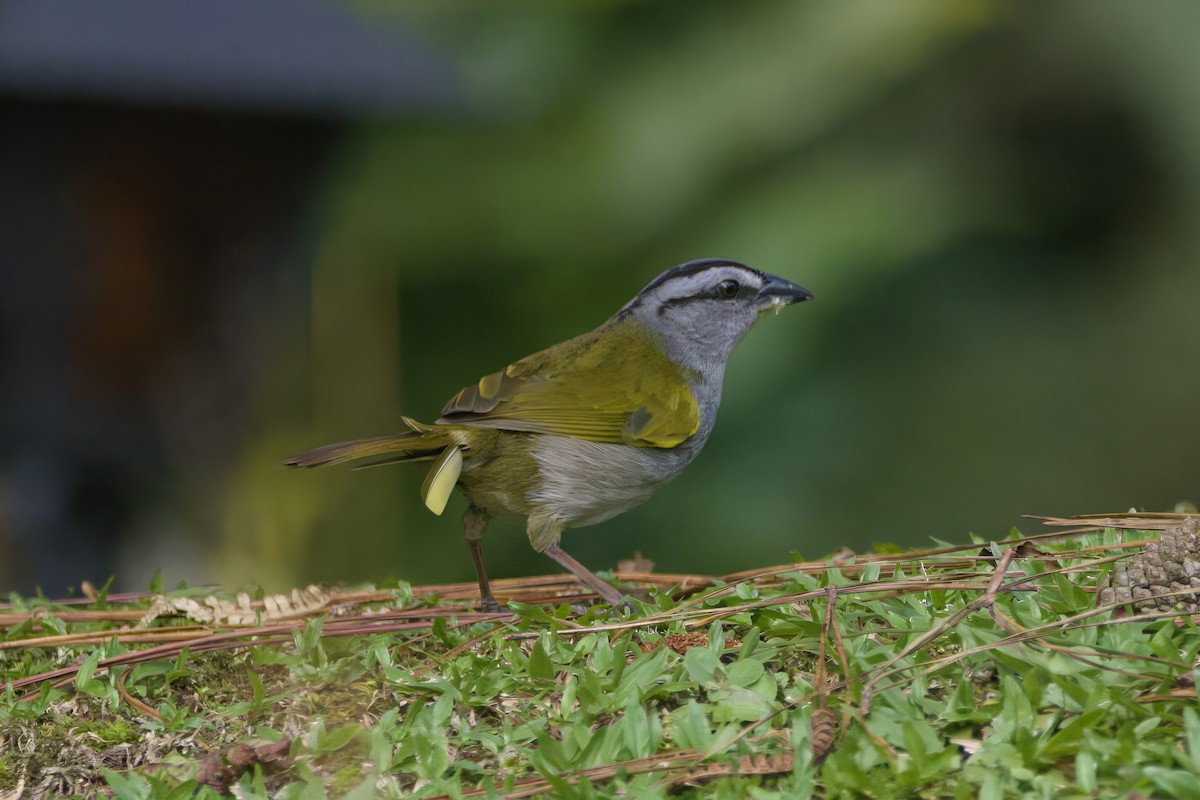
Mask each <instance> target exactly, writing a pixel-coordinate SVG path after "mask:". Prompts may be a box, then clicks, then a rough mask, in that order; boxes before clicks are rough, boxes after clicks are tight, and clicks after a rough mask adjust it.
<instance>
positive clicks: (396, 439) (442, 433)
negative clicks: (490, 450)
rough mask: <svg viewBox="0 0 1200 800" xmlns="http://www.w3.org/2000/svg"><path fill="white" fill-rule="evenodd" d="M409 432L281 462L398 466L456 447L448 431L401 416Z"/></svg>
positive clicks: (432, 457)
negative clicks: (452, 446) (409, 429)
mask: <svg viewBox="0 0 1200 800" xmlns="http://www.w3.org/2000/svg"><path fill="white" fill-rule="evenodd" d="M401 419H403V420H404V424H405V425H407V426H408V427H409V428H411V429H412V430H411V431H409V432H408V433H396V434H392V435H390V436H376V437H375V438H373V439H359V440H357V441H354V442H338V443H337V444H327V445H325V446H324V447H318V448H316V449H314V450H309V451H308V452H307V453H301V454H300V455H296V456H292V457H291V458H288V459H286V460H284V462H283V464H284V466H287V467H327V466H330V465H333V464H345V463H348V462H359V463H357V464H356V465H355V466H356V468H361V467H376V466H379V465H381V464H400V463H405V462H410V461H433V460H435V459H437V458H438V457H439V456H440V455H441V453H442V451H444V450H445V449H446V448H447V447H449V446H451V445H454V444H457V442H455V441H454V439H453V438H451V436H450V435H449V433H450V432H449V431H448V430H446V429H444V428H442V429H441V430H439V426H436V425H423V424H421V423H420V422H417V421H415V420H412V419H409V418H408V417H401Z"/></svg>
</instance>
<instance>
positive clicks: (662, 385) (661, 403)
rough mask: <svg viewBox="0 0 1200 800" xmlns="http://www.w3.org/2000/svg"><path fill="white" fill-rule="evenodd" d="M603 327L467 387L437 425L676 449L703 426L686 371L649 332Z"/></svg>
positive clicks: (446, 409) (534, 355)
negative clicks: (468, 426)
mask: <svg viewBox="0 0 1200 800" xmlns="http://www.w3.org/2000/svg"><path fill="white" fill-rule="evenodd" d="M627 327H628V326H604V327H601V328H599V329H597V330H595V331H592V332H591V333H585V334H583V335H582V336H578V337H576V338H574V339H571V340H568V341H566V342H563V343H562V344H558V345H555V346H554V347H551V348H548V349H546V350H542V351H541V352H539V353H534V354H533V355H531V356H528V357H527V358H523V359H521V360H520V361H517V362H516V363H514V364H511V365H509V366H508V367H506V368H505V369H502V370H500V371H499V372H494V373H492V374H491V375H487V376H485V377H484V378H482V379H481V380H480V381H479V383H477V384H475V385H474V386H468V387H467V388H465V389H463V390H462V391H461V392H459V393H458V394H457V395H455V396H454V398H453V399H452V400H451V401H450V402H449V403H447V404H446V407H445V408H444V409H442V416H441V418H440V419H439V420H438V422H439V423H452V424H458V425H473V426H482V427H491V428H501V429H504V430H514V431H530V432H534V433H556V434H561V435H564V436H575V437H577V438H580V439H588V440H590V441H594V442H611V443H616V444H630V445H635V446H638V447H666V448H669V447H675V446H676V445H678V444H681V443H682V442H684V441H685V440H686V439H687V438H688V437H690V436H692V435H693V434H694V433H695V432H696V431H697V430H698V429H699V427H700V407H699V406H698V405H697V403H696V398H695V395H693V394H692V390H691V388H690V387H689V385H688V381H687V376H686V375H685V374H684V371H683V370H682V369H681V368H680V367H679V366H677V365H676V364H674V363H673V362H671V360H670V359H668V358H667V356H666V354H665V353H664V352H663V351H662V348H661V347H659V346H658V345H657V343H656V342H655V341H654V340H653V339H652V338H651V335H650V334H649V333H645V332H640V331H636V330H627V329H626V328H627Z"/></svg>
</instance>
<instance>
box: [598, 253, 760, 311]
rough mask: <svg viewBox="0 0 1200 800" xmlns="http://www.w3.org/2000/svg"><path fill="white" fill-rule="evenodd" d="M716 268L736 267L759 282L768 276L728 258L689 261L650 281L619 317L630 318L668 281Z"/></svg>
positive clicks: (623, 309) (682, 299)
mask: <svg viewBox="0 0 1200 800" xmlns="http://www.w3.org/2000/svg"><path fill="white" fill-rule="evenodd" d="M714 267H734V268H736V269H743V270H746V271H747V272H750V273H753V274H754V275H757V276H758V278H759V280H766V275H765V274H764V273H762V272H759V271H758V270H756V269H754V268H753V267H748V266H746V265H745V264H742V263H739V262H737V261H730V260H729V259H727V258H698V259H696V260H695V261H687V262H684V263H683V264H677V265H675V266H674V267H671V268H670V269H669V270H667V271H666V272H664V273H663V274H661V275H659V276H658V277H657V278H655V279H654V280H652V281H650V283H648V284H646V287H645V288H644V289H642V290H641V291H640V292H638V296H637V297H635V298H634V299H633V300H631V301H629V303H628V304H627V305H626V306H625V307H624V308H622V309H621V310H620V311H619V312H618V317H620V318H623V317H626V316H628V315H629V313H630V312H631V311H633V310H634V309H635V308H637V307H638V306H640V305H641V304H642V300H643V299H644V298H645V296H646V295H648V294H650V293H651V292H653V291H654V290H655V289H657V288H658V287H659V286H662V285H663V284H664V283H666V282H667V281H673V280H675V279H676V278H683V277H687V276H689V275H695V274H696V273H698V272H704V271H705V270H709V269H713V268H714ZM687 299H688V298H680V299H679V301H684V300H687ZM672 302H674V301H672Z"/></svg>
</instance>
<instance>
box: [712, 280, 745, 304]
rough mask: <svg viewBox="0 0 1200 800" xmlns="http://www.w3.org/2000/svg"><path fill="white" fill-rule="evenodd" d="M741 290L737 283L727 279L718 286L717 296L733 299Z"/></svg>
mask: <svg viewBox="0 0 1200 800" xmlns="http://www.w3.org/2000/svg"><path fill="white" fill-rule="evenodd" d="M740 288H741V287H740V286H739V285H738V282H737V281H735V280H731V279H729V278H726V279H725V280H723V281H721V282H720V283H718V284H717V294H719V295H720V296H721V297H724V298H725V299H726V300H728V299H729V298H731V297H736V296H737V293H738V289H740Z"/></svg>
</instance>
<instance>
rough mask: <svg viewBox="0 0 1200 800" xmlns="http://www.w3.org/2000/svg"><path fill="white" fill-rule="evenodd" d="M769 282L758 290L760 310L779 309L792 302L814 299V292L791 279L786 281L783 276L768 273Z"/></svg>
mask: <svg viewBox="0 0 1200 800" xmlns="http://www.w3.org/2000/svg"><path fill="white" fill-rule="evenodd" d="M766 278H767V282H766V283H764V284H763V285H762V288H761V289H759V290H758V310H759V312H765V311H772V310H774V311H778V310H779V309H781V308H783V307H784V306H787V305H791V304H792V303H803V302H804V301H805V300H812V292H810V291H809V290H808V289H805V288H803V287H801V286H797V285H796V284H794V283H792V282H791V281H785V280H784V279H783V278H777V277H775V276H774V275H767V276H766Z"/></svg>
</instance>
